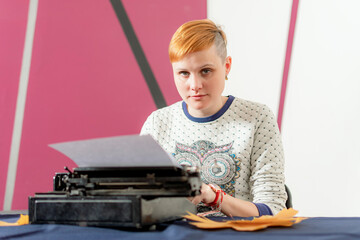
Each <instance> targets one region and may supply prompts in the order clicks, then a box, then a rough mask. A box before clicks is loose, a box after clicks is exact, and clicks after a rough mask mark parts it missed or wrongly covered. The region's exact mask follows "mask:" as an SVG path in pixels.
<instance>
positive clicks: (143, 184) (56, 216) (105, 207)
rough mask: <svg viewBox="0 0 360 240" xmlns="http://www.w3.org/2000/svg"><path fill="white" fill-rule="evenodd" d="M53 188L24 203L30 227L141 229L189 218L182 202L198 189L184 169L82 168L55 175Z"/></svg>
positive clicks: (196, 179) (191, 171) (193, 174)
mask: <svg viewBox="0 0 360 240" xmlns="http://www.w3.org/2000/svg"><path fill="white" fill-rule="evenodd" d="M67 170H68V169H67ZM53 184H54V186H53V191H52V192H47V193H36V194H35V196H33V197H29V220H30V223H33V224H43V223H48V224H49V223H50V224H52V223H55V224H74V225H80V226H99V227H120V228H121V227H133V228H143V227H147V226H151V225H154V224H157V223H161V222H165V221H171V220H175V219H178V218H180V217H181V216H182V215H185V214H187V212H192V213H195V212H196V206H195V205H193V204H192V203H191V202H190V201H188V199H187V197H191V196H195V195H198V194H200V188H201V180H200V177H199V172H198V171H197V170H196V169H190V168H186V167H184V168H179V167H156V168H154V167H124V168H123V167H82V168H75V169H74V170H73V172H71V171H69V170H68V172H66V173H56V174H55V176H54V179H53Z"/></svg>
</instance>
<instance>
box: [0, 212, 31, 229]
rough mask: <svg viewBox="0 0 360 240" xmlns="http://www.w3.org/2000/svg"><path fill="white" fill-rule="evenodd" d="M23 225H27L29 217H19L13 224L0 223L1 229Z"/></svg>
mask: <svg viewBox="0 0 360 240" xmlns="http://www.w3.org/2000/svg"><path fill="white" fill-rule="evenodd" d="M25 224H29V216H28V215H23V214H21V215H20V217H19V219H18V220H17V221H16V222H15V223H8V222H3V221H0V226H2V227H5V226H20V225H25Z"/></svg>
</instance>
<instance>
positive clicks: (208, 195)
mask: <svg viewBox="0 0 360 240" xmlns="http://www.w3.org/2000/svg"><path fill="white" fill-rule="evenodd" d="M200 192H201V194H200V195H197V196H196V197H193V198H188V199H189V201H191V202H192V203H193V204H195V205H197V204H199V203H200V202H203V203H211V202H213V201H214V200H215V197H216V194H215V193H214V191H213V190H212V189H211V188H210V187H209V186H208V185H207V184H205V183H203V184H202V185H201V189H200Z"/></svg>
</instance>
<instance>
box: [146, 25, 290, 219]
mask: <svg viewBox="0 0 360 240" xmlns="http://www.w3.org/2000/svg"><path fill="white" fill-rule="evenodd" d="M226 43H227V42H226V35H225V33H224V32H223V31H222V30H221V29H220V28H219V27H218V26H216V25H215V24H214V23H213V22H212V21H210V20H207V19H205V20H196V21H190V22H187V23H185V24H183V25H182V26H180V28H179V29H178V30H177V31H176V32H175V34H174V35H173V37H172V39H171V42H170V46H169V57H170V62H171V64H172V67H173V73H174V80H175V85H176V88H177V90H178V92H179V94H180V96H181V98H182V99H183V101H181V102H177V103H175V104H173V105H171V106H169V107H165V108H162V109H159V110H157V111H154V112H153V113H152V114H151V115H150V116H149V117H148V119H147V120H146V122H145V123H144V126H143V128H142V130H141V134H142V135H144V134H151V135H152V136H153V137H154V139H155V140H156V141H157V142H158V143H159V144H160V145H161V146H162V147H163V148H164V149H165V150H166V151H167V152H169V153H171V154H172V155H173V156H174V157H175V159H176V160H177V161H178V163H179V164H181V165H183V164H186V165H190V166H197V167H199V168H200V173H201V179H202V181H203V182H204V184H203V185H202V188H201V195H199V196H196V197H195V198H193V199H191V201H192V202H193V203H194V204H197V205H198V211H199V213H203V215H206V214H210V213H214V212H217V213H223V214H226V215H228V216H242V217H248V216H259V215H271V214H276V213H277V212H278V211H280V210H281V209H282V208H284V207H285V202H286V199H287V195H286V192H285V185H284V159H283V149H282V143H281V138H280V134H279V130H278V126H277V123H276V120H275V118H274V115H273V113H272V112H271V110H270V109H269V108H268V107H266V106H265V105H262V104H259V103H255V102H250V101H246V100H243V99H240V98H236V97H234V96H223V95H222V92H223V90H224V86H225V80H227V76H228V74H229V72H230V69H231V63H232V59H231V57H230V56H227V50H226Z"/></svg>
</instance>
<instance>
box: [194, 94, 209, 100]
mask: <svg viewBox="0 0 360 240" xmlns="http://www.w3.org/2000/svg"><path fill="white" fill-rule="evenodd" d="M205 96H206V95H205V94H198V95H193V96H190V97H191V98H192V99H195V100H201V99H202V98H204V97H205Z"/></svg>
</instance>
